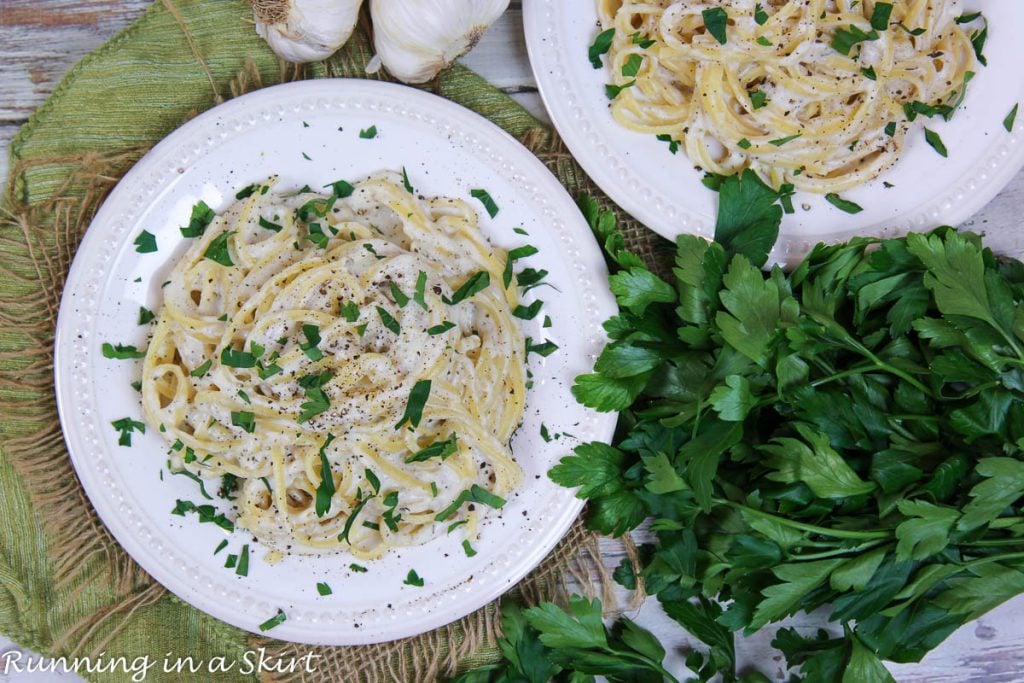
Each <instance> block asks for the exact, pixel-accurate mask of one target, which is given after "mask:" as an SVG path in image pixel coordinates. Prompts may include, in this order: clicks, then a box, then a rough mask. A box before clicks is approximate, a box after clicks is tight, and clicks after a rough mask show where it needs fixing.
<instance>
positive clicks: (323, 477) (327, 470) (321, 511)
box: [316, 434, 335, 517]
mask: <svg viewBox="0 0 1024 683" xmlns="http://www.w3.org/2000/svg"><path fill="white" fill-rule="evenodd" d="M332 441H334V435H333V434H328V435H327V438H326V439H324V443H323V445H322V446H320V484H319V485H318V486H317V487H316V516H317V517H323V516H324V515H326V514H327V513H328V512H330V510H331V499H332V498H333V497H334V492H335V488H334V474H333V473H332V471H331V463H330V462H329V461H328V460H327V447H328V446H330V445H331V442H332Z"/></svg>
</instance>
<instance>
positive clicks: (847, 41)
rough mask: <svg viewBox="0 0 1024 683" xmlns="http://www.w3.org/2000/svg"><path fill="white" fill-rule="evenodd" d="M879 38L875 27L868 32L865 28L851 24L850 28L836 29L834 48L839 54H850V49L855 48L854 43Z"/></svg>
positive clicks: (833, 41) (833, 39)
mask: <svg viewBox="0 0 1024 683" xmlns="http://www.w3.org/2000/svg"><path fill="white" fill-rule="evenodd" d="M878 38H879V35H878V32H877V31H875V30H874V29H872V30H871V32H870V33H867V32H865V31H864V29H862V28H860V27H858V26H855V25H853V24H850V28H849V29H844V28H840V29H836V33H835V35H834V36H833V37H832V49H833V50H835V51H836V52H838V53H839V54H842V55H846V56H849V55H850V50H852V49H853V46H854V45H857V44H859V43H863V42H866V41H871V40H878Z"/></svg>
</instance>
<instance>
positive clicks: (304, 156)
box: [302, 152, 313, 161]
mask: <svg viewBox="0 0 1024 683" xmlns="http://www.w3.org/2000/svg"><path fill="white" fill-rule="evenodd" d="M302 158H303V159H305V160H306V161H313V157H311V156H309V155H308V154H306V153H305V152H303V153H302Z"/></svg>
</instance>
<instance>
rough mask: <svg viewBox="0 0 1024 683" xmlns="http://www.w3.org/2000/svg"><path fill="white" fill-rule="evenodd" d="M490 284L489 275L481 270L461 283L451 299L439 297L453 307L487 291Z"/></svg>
mask: <svg viewBox="0 0 1024 683" xmlns="http://www.w3.org/2000/svg"><path fill="white" fill-rule="evenodd" d="M509 258H511V252H509ZM490 284H491V276H490V274H489V273H488V272H487V271H486V270H481V271H478V272H476V273H474V274H473V275H472V276H470V278H469V279H468V280H466V281H465V282H464V283H462V286H461V287H459V288H458V289H457V290H455V293H454V294H452V298H451V299H449V298H447V297H441V300H442V301H444V302H445V303H446V304H448V305H449V306H454V305H456V304H458V303H460V302H462V301H465V300H466V299H468V298H470V297H471V296H473V295H474V294H477V293H478V292H482V291H483V290H485V289H487V287H488V286H489V285H490Z"/></svg>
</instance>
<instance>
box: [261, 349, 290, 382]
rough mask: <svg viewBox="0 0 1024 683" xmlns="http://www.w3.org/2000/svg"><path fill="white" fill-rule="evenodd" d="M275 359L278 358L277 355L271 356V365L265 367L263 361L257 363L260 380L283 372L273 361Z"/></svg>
mask: <svg viewBox="0 0 1024 683" xmlns="http://www.w3.org/2000/svg"><path fill="white" fill-rule="evenodd" d="M273 358H276V354H273V355H271V360H268V362H269V363H270V365H264V364H263V361H259V362H258V363H256V372H257V373H258V374H259V376H260V379H268V378H270V377H273V376H274V375H276V374H278V373H279V372H283V369H282V368H281V366H280V365H278V364H277V363H275V362H274V361H273V360H272V359H273Z"/></svg>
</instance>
